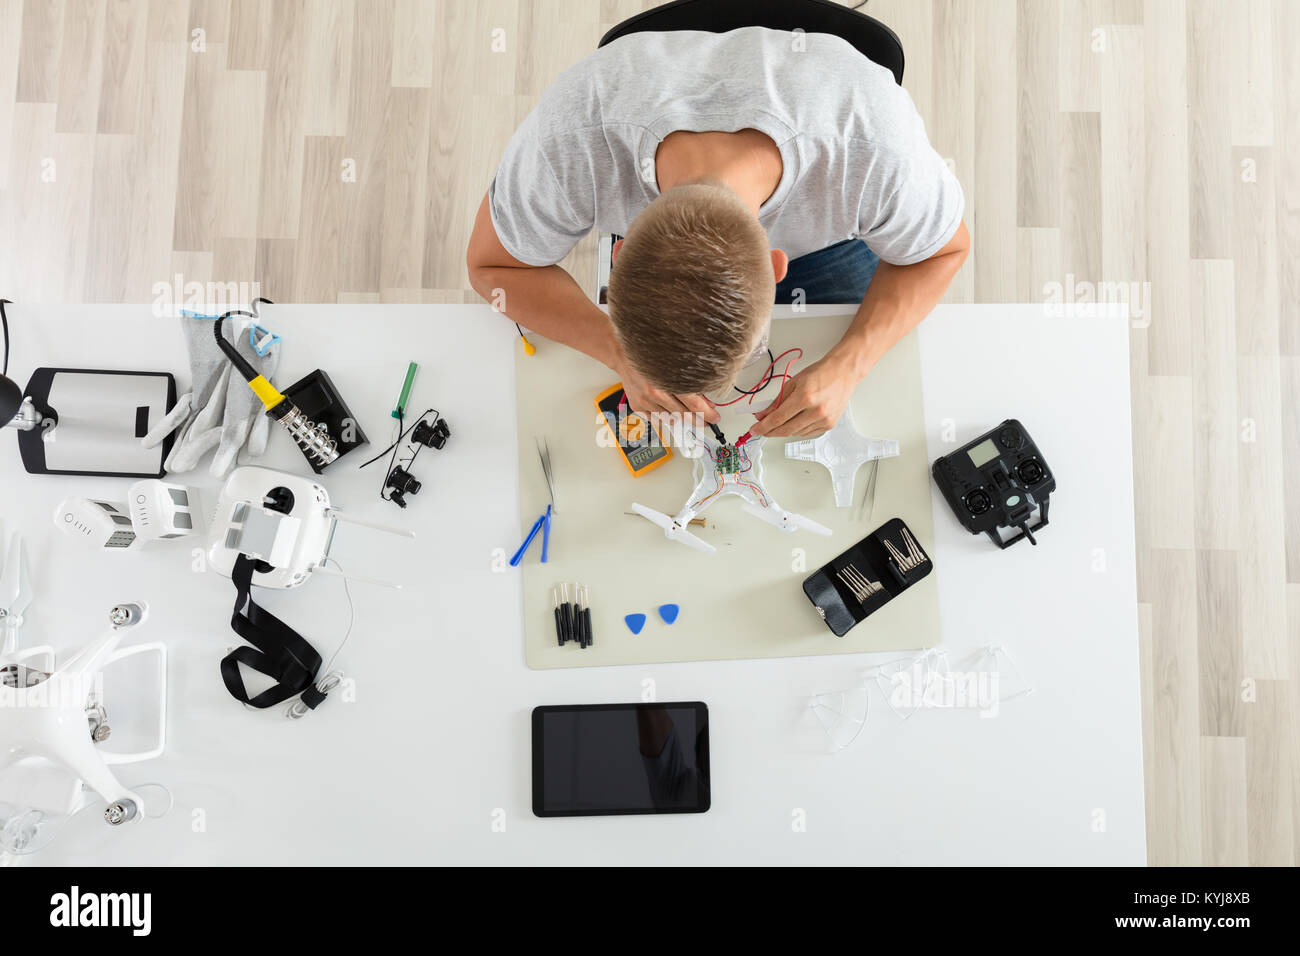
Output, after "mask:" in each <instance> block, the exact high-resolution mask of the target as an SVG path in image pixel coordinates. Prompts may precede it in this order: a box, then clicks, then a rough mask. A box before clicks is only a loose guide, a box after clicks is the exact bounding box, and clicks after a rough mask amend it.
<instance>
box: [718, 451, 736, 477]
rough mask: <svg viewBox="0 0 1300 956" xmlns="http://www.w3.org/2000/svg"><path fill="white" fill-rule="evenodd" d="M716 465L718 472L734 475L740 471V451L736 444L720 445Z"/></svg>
mask: <svg viewBox="0 0 1300 956" xmlns="http://www.w3.org/2000/svg"><path fill="white" fill-rule="evenodd" d="M716 465H717V469H718V474H720V475H734V474H735V473H736V472H738V471H740V451H739V450H738V449H737V448H736V446H735V445H722V446H720V447H719V448H718V458H717V462H716Z"/></svg>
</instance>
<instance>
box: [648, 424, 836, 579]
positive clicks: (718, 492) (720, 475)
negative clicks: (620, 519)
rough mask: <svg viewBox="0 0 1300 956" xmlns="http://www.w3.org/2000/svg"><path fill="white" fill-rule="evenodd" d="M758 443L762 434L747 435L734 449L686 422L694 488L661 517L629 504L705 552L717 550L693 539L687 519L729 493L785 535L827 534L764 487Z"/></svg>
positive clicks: (686, 451)
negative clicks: (674, 509)
mask: <svg viewBox="0 0 1300 956" xmlns="http://www.w3.org/2000/svg"><path fill="white" fill-rule="evenodd" d="M763 443H764V439H763V438H752V439H750V440H749V441H748V442H746V443H745V444H744V445H742V446H741V447H739V448H737V447H736V446H735V445H730V444H726V445H724V444H722V443H721V442H719V441H718V440H717V439H715V438H713V437H711V436H708V435H703V434H701V433H699V432H696V431H695V430H694V429H693V428H691V427H690V426H686V427H685V428H684V429H683V440H682V454H684V455H685V456H686V457H688V458H691V459H694V468H693V470H692V477H693V479H694V481H695V490H694V491H692V492H691V496H690V497H689V498H687V499H686V504H685V505H684V506H683V507H682V510H681V511H679V512H677V514H676V515H672V516H669V515H666V514H664V513H663V512H660V511H655V510H654V509H652V508H647V507H646V506H645V505H643V504H640V503H639V502H633V503H632V511H634V512H635V513H636V514H639V515H641V516H642V517H643V518H647V519H649V520H650V521H652V522H654V523H655V524H657V525H658V526H659V527H661V528H663V529H664V537H666V538H668V539H669V540H670V541H680V542H681V543H682V544H685V545H687V546H689V547H692V548H695V549H696V550H697V551H704V552H707V553H710V554H712V553H713V552H714V551H716V550H717V549H716V548H714V547H713V545H711V544H709V543H708V542H707V541H704V540H702V539H701V538H698V537H696V536H695V535H694V534H692V533H691V532H690V531H688V530H687V527H688V526H689V525H690V523H691V519H692V518H694V517H695V516H696V515H698V514H701V513H702V512H703V511H704V510H705V508H707V507H708V506H709V505H711V504H712V503H713V502H715V501H717V500H718V499H719V498H724V497H726V496H728V495H735V496H737V497H738V498H740V499H741V501H742V502H743V504H742V505H741V508H742V509H743V510H744V511H745V512H747V513H748V514H751V515H753V516H754V517H756V518H761V519H762V520H764V521H766V522H767V523H768V524H770V525H773V526H775V527H777V528H780V529H781V530H782V531H785V532H787V533H788V532H793V531H797V530H800V529H802V530H804V531H811V532H813V533H814V534H821V535H829V534H830V533H831V529H830V528H827V527H826V526H825V525H822V524H818V523H817V522H816V521H813V520H812V519H811V518H806V517H804V516H803V515H798V514H793V513H791V512H789V511H786V510H784V509H783V508H782V507H781V506H780V505H779V504H777V503H776V499H775V498H773V497H772V495H771V493H769V492H768V490H767V489H766V488H764V487H763ZM733 456H734V457H733Z"/></svg>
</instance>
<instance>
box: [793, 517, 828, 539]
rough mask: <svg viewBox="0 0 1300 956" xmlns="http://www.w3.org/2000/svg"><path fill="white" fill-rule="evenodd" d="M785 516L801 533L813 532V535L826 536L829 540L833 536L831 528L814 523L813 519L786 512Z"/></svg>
mask: <svg viewBox="0 0 1300 956" xmlns="http://www.w3.org/2000/svg"><path fill="white" fill-rule="evenodd" d="M785 516H786V519H787V520H788V521H789V522H790V523H791V524H792V525H794V526H795V527H796V528H798V529H800V530H801V531H811V532H812V533H813V534H820V535H824V536H825V537H828V538H829V537H830V536H831V529H830V528H828V527H826V525H824V524H819V523H818V522H816V521H813V519H812V518H805V517H804V516H803V515H797V514H795V513H794V512H790V511H788V512H786V515H785Z"/></svg>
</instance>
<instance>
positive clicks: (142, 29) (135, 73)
mask: <svg viewBox="0 0 1300 956" xmlns="http://www.w3.org/2000/svg"><path fill="white" fill-rule="evenodd" d="M147 15H148V7H147V6H144V5H142V4H140V3H137V2H134V0H108V6H107V8H106V9H105V12H104V56H103V61H104V69H103V79H102V81H101V83H100V94H99V117H98V122H97V125H96V129H98V130H99V132H101V133H134V132H136V119H137V117H138V115H139V112H140V82H141V78H142V77H143V76H144V57H145V42H146V36H147V27H148V19H147Z"/></svg>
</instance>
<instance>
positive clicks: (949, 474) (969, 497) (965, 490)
mask: <svg viewBox="0 0 1300 956" xmlns="http://www.w3.org/2000/svg"><path fill="white" fill-rule="evenodd" d="M931 473H932V474H933V475H934V481H935V484H937V485H938V486H939V490H940V491H942V492H943V496H944V498H945V499H946V500H947V502H948V504H949V506H950V507H951V508H952V511H953V514H955V515H956V516H957V520H958V521H960V522H961V523H962V525H964V526H965V528H966V530H968V531H969V532H970V533H971V534H986V535H988V536H989V538H990V540H992V541H993V543H994V544H996V545H997V546H998V547H1000V548H1006V547H1009V546H1010V545H1013V544H1015V543H1016V542H1017V541H1019V540H1021V539H1022V538H1028V539H1029V543H1030V544H1037V543H1038V542H1037V541H1035V540H1034V534H1033V533H1034V532H1035V531H1037V530H1038V529H1039V528H1042V527H1045V526H1046V525H1047V506H1048V501H1049V499H1048V496H1049V495H1050V494H1051V493H1052V492H1054V491H1055V490H1056V478H1055V477H1053V475H1052V471H1051V469H1050V468H1048V467H1047V462H1046V460H1044V458H1043V453H1042V452H1041V451H1039V450H1038V446H1037V445H1036V444H1034V440H1033V439H1032V438H1030V437H1029V432H1027V431H1026V430H1025V426H1024V425H1022V424H1020V422H1018V421H1016V419H1014V418H1008V419H1007V420H1006V421H1004V422H1003V423H1002V424H1000V425H998V426H997V427H996V428H993V429H991V430H990V431H987V432H985V433H984V434H983V435H980V437H979V438H976V439H975V440H974V441H970V442H967V443H966V444H965V445H963V446H962V447H961V448H958V449H957V450H956V451H954V452H952V453H951V454H947V455H944V456H943V457H942V458H939V459H937V460H936V461H935V463H934V467H933V468H932V469H931ZM1034 512H1038V522H1037V523H1036V524H1034V525H1033V526H1032V527H1031V526H1030V524H1029V520H1030V518H1031V517H1032V516H1033V514H1034ZM1003 528H1007V529H1011V528H1018V529H1019V534H1015V535H1013V536H1011V537H1003V536H1002V529H1003Z"/></svg>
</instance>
